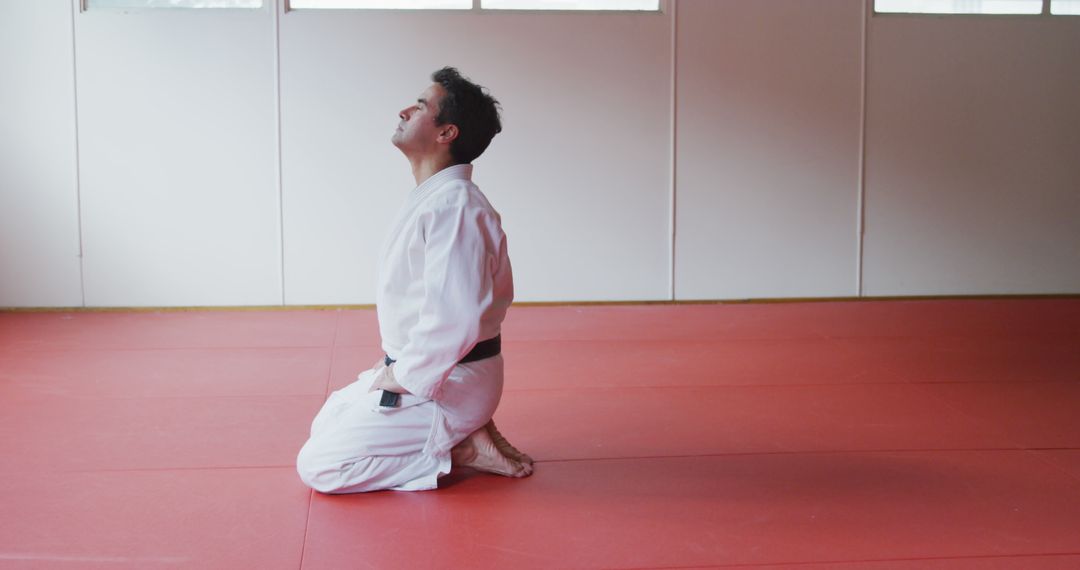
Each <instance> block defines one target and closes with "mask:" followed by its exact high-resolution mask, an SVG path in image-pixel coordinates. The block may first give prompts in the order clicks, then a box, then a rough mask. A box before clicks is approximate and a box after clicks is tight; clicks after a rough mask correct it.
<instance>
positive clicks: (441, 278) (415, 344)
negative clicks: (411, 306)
mask: <svg viewBox="0 0 1080 570" xmlns="http://www.w3.org/2000/svg"><path fill="white" fill-rule="evenodd" d="M425 218H426V219H424V220H423V228H424V276H423V281H424V299H423V302H422V304H421V308H420V318H419V321H418V322H417V324H416V326H415V327H413V329H412V330H411V331H410V332H409V338H408V342H407V343H406V345H405V347H404V348H403V349H402V350H401V352H400V353H399V355H398V358H397V362H396V363H395V364H394V376H395V377H396V378H397V381H398V383H399V384H401V386H402V387H403V388H405V389H406V390H408V391H409V392H411V393H413V394H416V395H418V396H421V397H424V398H430V399H433V400H437V399H439V395H440V388H441V387H442V384H443V382H445V381H446V379H447V377H449V376H450V372H451V370H453V368H454V366H455V365H456V364H457V362H458V361H459V360H461V358H462V357H464V356H465V355H466V354H468V352H469V351H470V350H472V348H473V347H474V346H475V345H476V343H477V342H479V341H481V340H484V339H481V338H478V337H479V334H480V321H481V318H482V316H483V314H484V312H485V311H486V310H487V309H488V307H490V306H491V304H492V297H493V295H492V289H493V281H494V279H493V276H492V264H493V263H494V258H493V254H492V253H491V251H490V249H491V247H490V245H489V243H488V242H489V240H488V239H487V236H488V233H489V231H490V229H491V223H492V220H491V218H490V214H488V213H486V212H485V211H483V210H481V209H472V208H467V207H461V206H454V207H446V208H443V209H439V210H434V211H432V212H430V213H428V214H425Z"/></svg>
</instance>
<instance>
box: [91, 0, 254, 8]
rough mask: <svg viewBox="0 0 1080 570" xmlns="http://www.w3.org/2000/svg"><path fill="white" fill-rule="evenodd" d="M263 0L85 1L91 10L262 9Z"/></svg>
mask: <svg viewBox="0 0 1080 570" xmlns="http://www.w3.org/2000/svg"><path fill="white" fill-rule="evenodd" d="M262 6H263V0H86V7H87V8H88V9H91V8H262Z"/></svg>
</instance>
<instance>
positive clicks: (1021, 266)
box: [864, 16, 1080, 295]
mask: <svg viewBox="0 0 1080 570" xmlns="http://www.w3.org/2000/svg"><path fill="white" fill-rule="evenodd" d="M870 32H871V33H870V40H871V42H870V46H869V48H870V49H869V52H870V68H869V82H868V95H869V101H870V106H869V108H868V111H869V112H868V116H867V126H868V129H867V162H866V174H867V186H866V241H865V259H866V263H865V267H864V271H865V273H864V275H865V285H866V288H865V292H866V293H867V294H869V295H906V294H910V293H911V292H918V293H920V294H930V295H953V294H999V293H1077V292H1080V18H1078V17H1059V18H972V17H936V18H935V17H929V18H927V17H923V18H913V17H910V16H888V17H878V18H874V19H873V20H872V22H871V28H870Z"/></svg>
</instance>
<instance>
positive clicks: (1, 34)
mask: <svg viewBox="0 0 1080 570" xmlns="http://www.w3.org/2000/svg"><path fill="white" fill-rule="evenodd" d="M71 26H72V18H71V5H70V4H69V3H66V2H7V1H5V2H0V307H2V306H7V305H31V306H44V305H58V306H78V305H81V304H82V291H81V283H80V275H79V213H78V203H77V192H76V188H75V184H76V167H75V162H76V158H75V91H74V89H75V87H74V86H75V79H74V74H73V72H72V68H73V60H74V50H73V49H72V33H71V31H72V30H71Z"/></svg>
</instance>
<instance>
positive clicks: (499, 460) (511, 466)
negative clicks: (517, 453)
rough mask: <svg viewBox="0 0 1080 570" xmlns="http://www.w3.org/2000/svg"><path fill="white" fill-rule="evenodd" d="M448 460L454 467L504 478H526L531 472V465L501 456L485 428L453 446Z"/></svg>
mask: <svg viewBox="0 0 1080 570" xmlns="http://www.w3.org/2000/svg"><path fill="white" fill-rule="evenodd" d="M450 460H451V461H452V462H453V464H454V465H461V466H463V467H472V468H473V469H476V470H477V471H484V472H487V473H495V474H496V475H504V476H506V477H528V476H529V475H532V470H533V467H532V465H530V464H527V463H522V462H520V461H517V460H515V459H511V458H509V457H507V456H505V455H503V454H502V453H501V452H500V451H499V449H498V448H497V447H495V442H494V441H493V440H492V439H491V436H490V435H488V432H487V430H486V429H485V428H480V429H478V430H476V431H474V432H472V433H471V434H470V435H469V437H467V438H465V441H462V442H461V443H459V444H457V445H456V446H454V449H452V450H450Z"/></svg>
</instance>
